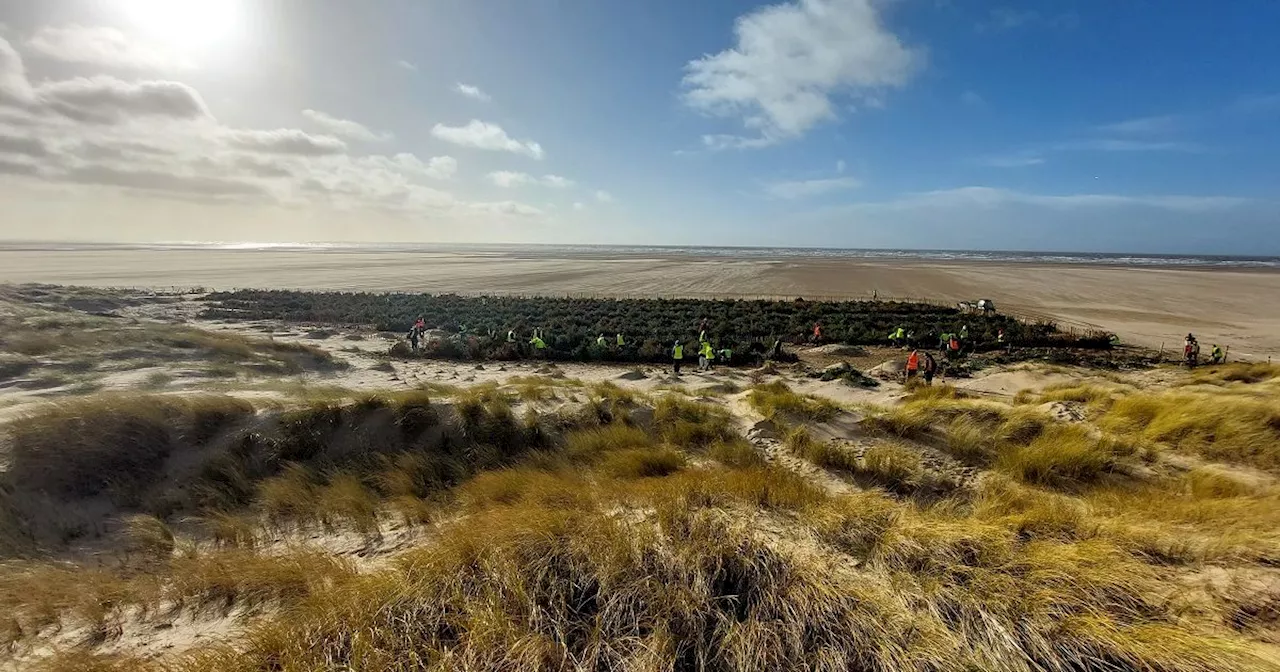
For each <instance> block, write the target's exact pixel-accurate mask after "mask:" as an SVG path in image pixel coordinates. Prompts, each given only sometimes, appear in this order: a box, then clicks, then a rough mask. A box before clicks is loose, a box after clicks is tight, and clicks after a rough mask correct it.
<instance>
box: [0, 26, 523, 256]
mask: <svg viewBox="0 0 1280 672" xmlns="http://www.w3.org/2000/svg"><path fill="white" fill-rule="evenodd" d="M0 94H2V95H0V174H3V175H6V176H8V178H7V181H8V180H17V181H25V182H33V183H39V184H61V185H65V186H66V188H75V189H78V190H82V191H81V192H80V193H83V194H86V195H87V194H96V193H99V192H102V191H104V190H109V191H111V192H118V193H121V194H126V195H131V196H134V197H139V198H144V199H147V200H152V199H156V198H167V199H178V200H183V201H191V202H198V203H202V204H208V203H218V204H225V203H240V204H250V205H254V206H262V205H286V206H290V207H293V206H305V207H308V208H323V209H327V210H328V211H331V212H341V211H350V212H354V213H362V212H377V213H380V214H386V215H391V216H406V217H418V216H424V215H425V216H430V217H433V218H451V220H452V221H458V220H459V219H460V218H475V217H485V218H486V219H487V220H493V219H494V218H501V217H513V218H527V217H533V216H540V215H541V214H542V210H540V209H538V208H536V207H534V206H530V205H526V204H523V203H518V202H515V201H502V202H499V203H472V202H467V201H464V200H460V199H459V198H457V197H455V196H454V195H453V194H451V193H449V192H447V191H442V190H440V189H436V188H433V187H432V186H429V185H427V184H425V182H426V181H428V180H447V179H449V178H451V177H453V176H454V175H455V174H456V173H457V170H458V162H457V161H456V160H455V159H454V158H453V157H450V156H436V157H432V158H430V159H425V160H424V159H419V158H418V157H416V156H414V155H413V154H410V153H406V152H401V153H397V154H392V155H370V156H359V155H353V154H352V153H350V152H349V148H348V147H347V145H346V143H344V142H343V141H342V140H341V139H339V138H337V137H333V136H329V135H313V134H309V133H307V132H305V131H302V130H300V129H292V128H280V129H255V128H228V127H226V126H224V125H222V124H219V123H218V122H217V120H216V119H214V117H213V115H212V114H210V113H209V111H208V110H207V109H206V108H205V105H204V102H203V100H202V98H201V97H200V95H199V94H198V93H197V92H196V91H195V90H194V89H192V88H191V87H188V86H187V85H185V84H182V83H179V82H123V81H120V80H116V79H113V78H110V77H102V76H97V77H90V78H77V79H68V80H51V81H44V82H42V83H40V84H39V85H38V86H35V87H33V86H32V85H31V82H30V81H29V80H28V78H27V76H26V70H25V68H24V66H23V63H22V59H21V57H20V56H19V55H18V54H17V52H16V51H14V50H13V49H12V47H11V45H9V43H8V42H7V41H5V40H4V39H0ZM309 116H312V118H313V119H319V117H318V116H316V115H309ZM326 116H327V115H326ZM338 121H341V120H338ZM322 123H323V122H322ZM330 126H334V128H335V129H336V128H337V127H336V126H335V125H334V124H330ZM343 128H344V129H346V130H349V129H350V128H351V127H349V126H343ZM442 221H443V220H442ZM0 224H2V223H0ZM4 233H5V234H6V235H8V234H9V233H10V231H8V230H5V231H4Z"/></svg>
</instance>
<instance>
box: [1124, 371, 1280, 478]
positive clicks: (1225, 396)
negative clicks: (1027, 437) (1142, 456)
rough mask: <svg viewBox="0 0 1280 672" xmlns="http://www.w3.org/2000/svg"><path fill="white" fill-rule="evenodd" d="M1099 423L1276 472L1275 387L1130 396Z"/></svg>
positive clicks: (1278, 425)
mask: <svg viewBox="0 0 1280 672" xmlns="http://www.w3.org/2000/svg"><path fill="white" fill-rule="evenodd" d="M1100 424H1101V425H1102V426H1103V427H1105V428H1107V429H1108V430H1110V431H1113V432H1117V433H1123V434H1127V435H1133V436H1137V437H1141V438H1143V439H1146V440H1149V441H1155V442H1159V443H1162V444H1166V445H1169V446H1172V447H1173V448H1175V449H1178V450H1184V451H1187V452H1192V453H1197V454H1199V455H1202V456H1204V457H1207V458H1209V459H1213V460H1220V461H1224V462H1232V463H1237V464H1247V465H1250V466H1254V467H1258V468H1260V469H1267V470H1270V471H1280V391H1277V392H1276V393H1275V394H1267V395H1262V396H1255V395H1253V394H1251V393H1248V392H1247V391H1246V392H1245V393H1240V394H1235V393H1229V392H1227V391H1224V392H1221V393H1217V394H1206V393H1197V392H1190V391H1187V392H1173V393H1162V394H1135V395H1129V396H1126V397H1124V398H1122V399H1119V400H1117V401H1116V402H1115V404H1113V405H1112V406H1111V408H1110V410H1108V411H1107V413H1106V414H1105V415H1104V416H1103V417H1102V418H1101V420H1100Z"/></svg>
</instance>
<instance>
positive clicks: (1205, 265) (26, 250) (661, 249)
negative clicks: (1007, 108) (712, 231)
mask: <svg viewBox="0 0 1280 672" xmlns="http://www.w3.org/2000/svg"><path fill="white" fill-rule="evenodd" d="M707 250H722V251H723V252H724V253H723V254H711V253H708V252H706V251H707ZM191 253H213V254H245V255H263V254H297V255H311V256H315V255H320V256H348V255H383V256H406V255H409V256H416V257H420V258H436V257H446V258H457V257H475V258H481V259H513V260H550V259H578V260H584V261H651V262H676V261H688V262H708V261H754V262H772V263H779V262H781V263H824V262H835V263H850V264H873V265H877V264H878V265H883V264H889V265H929V266H945V265H951V264H963V265H973V264H979V265H981V264H997V265H1026V266H1051V267H1069V268H1075V267H1079V268H1120V269H1132V270H1139V269H1160V270H1182V269H1185V270H1196V271H1212V270H1222V271H1248V272H1259V273H1280V257H1268V256H1261V257H1245V256H1241V257H1230V256H1224V255H1165V254H1154V253H1152V254H1146V253H1131V254H1130V253H1125V254H1114V253H1090V252H1034V251H1021V250H1009V251H1001V250H863V249H838V248H782V247H709V246H638V245H637V246H609V245H570V246H558V245H527V246H525V245H492V246H488V245H471V246H468V245H457V246H451V245H441V246H438V247H433V246H431V245H430V244H423V245H420V246H414V245H403V246H400V247H397V246H395V245H388V246H383V247H379V246H377V245H370V246H368V247H361V246H360V245H359V244H349V245H344V244H332V245H330V244H318V245H317V246H315V247H305V246H280V247H272V246H270V245H264V246H255V247H234V246H217V245H207V246H206V245H198V244H190V245H184V244H172V245H166V244H147V243H138V244H131V243H48V242H31V241H18V242H4V241H0V258H5V257H8V256H9V255H15V254H138V255H150V254H158V255H163V254H191ZM984 255H989V258H988V256H984ZM1089 259H1092V261H1090V260H1089ZM1179 259H1182V260H1184V261H1178V260H1179ZM1126 260H1143V261H1141V262H1140V263H1133V262H1130V261H1126ZM1215 260H1216V261H1215Z"/></svg>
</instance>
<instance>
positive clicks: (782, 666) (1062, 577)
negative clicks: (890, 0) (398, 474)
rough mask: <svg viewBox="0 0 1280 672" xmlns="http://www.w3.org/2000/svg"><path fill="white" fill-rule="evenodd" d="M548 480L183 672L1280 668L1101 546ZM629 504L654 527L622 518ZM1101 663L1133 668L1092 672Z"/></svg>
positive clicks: (950, 524)
mask: <svg viewBox="0 0 1280 672" xmlns="http://www.w3.org/2000/svg"><path fill="white" fill-rule="evenodd" d="M539 473H542V474H543V475H544V478H545V479H546V481H545V482H544V484H543V485H542V486H541V487H539V488H526V489H525V490H524V491H523V492H522V494H520V495H519V496H510V495H503V496H501V497H498V498H493V497H492V496H491V495H486V496H485V497H480V498H476V497H471V498H469V499H467V500H466V501H468V502H469V504H468V506H469V507H471V508H472V509H473V510H474V511H475V512H474V513H473V514H471V515H470V516H468V517H467V518H466V520H465V521H460V522H458V523H457V524H453V525H449V526H446V527H445V528H444V529H442V530H441V533H440V535H439V537H438V538H437V539H436V540H435V542H434V543H432V544H430V545H426V546H423V547H421V548H418V549H414V550H412V551H410V552H408V553H406V554H405V555H403V556H401V557H400V559H399V560H398V562H397V563H396V564H395V565H394V566H392V567H390V568H387V569H384V570H379V571H376V572H373V573H371V574H366V575H353V574H349V573H342V572H339V573H337V574H330V576H331V577H332V578H331V579H329V580H330V581H332V584H331V585H329V586H328V587H326V588H324V589H317V588H315V587H314V586H315V585H316V584H315V583H314V582H311V583H296V582H295V581H293V580H282V581H281V584H280V585H281V586H289V585H299V586H300V588H299V589H298V590H297V591H296V592H290V593H286V597H287V599H288V600H289V601H290V603H291V604H293V605H294V607H293V608H292V609H291V610H290V611H289V613H288V615H287V617H278V618H268V619H266V620H265V621H263V622H261V623H259V624H258V625H256V626H253V627H252V628H250V630H249V632H248V633H247V635H246V637H245V638H244V639H243V640H241V641H238V642H234V643H229V644H226V645H212V646H209V647H204V648H200V649H197V650H195V651H193V652H191V653H190V654H188V655H186V656H183V657H181V658H179V659H177V660H176V661H173V663H172V664H173V666H174V667H173V669H178V670H186V671H189V672H200V671H204V670H215V669H216V670H231V671H233V672H234V671H236V670H259V669H332V668H334V667H339V668H347V669H386V668H388V667H389V666H394V665H395V664H397V663H398V662H399V661H405V660H418V661H422V662H423V663H424V664H425V665H429V666H432V667H438V666H447V667H449V668H450V669H476V670H479V669H560V668H561V667H562V665H563V661H566V660H572V661H575V663H574V665H575V667H578V668H582V669H600V668H621V669H682V668H681V667H680V666H682V665H688V666H690V669H770V670H807V669H823V668H824V667H825V668H828V669H847V668H850V667H854V668H862V669H885V670H890V669H930V670H939V671H951V670H954V671H956V672H961V671H965V670H975V669H999V670H1004V669H1028V668H1023V667H1010V666H1009V661H1024V660H1028V659H1030V660H1035V661H1038V663H1037V664H1038V665H1040V666H1041V667H1042V669H1153V670H1154V669H1159V670H1171V671H1175V672H1181V671H1183V670H1186V671H1207V670H1211V669H1250V670H1253V669H1258V670H1262V669H1272V667H1271V665H1270V663H1268V662H1267V658H1266V657H1265V656H1266V654H1265V653H1264V652H1263V651H1262V650H1261V649H1258V648H1255V647H1254V646H1253V645H1251V644H1250V643H1249V641H1248V640H1247V639H1246V638H1245V637H1243V636H1242V635H1240V634H1238V633H1237V632H1235V631H1234V630H1232V629H1231V628H1230V627H1227V626H1225V625H1218V626H1214V625H1212V624H1211V623H1205V622H1202V623H1199V624H1198V625H1197V626H1195V627H1190V626H1188V625H1187V624H1185V623H1184V622H1183V619H1182V616H1180V614H1179V612H1178V609H1179V607H1178V605H1177V604H1176V603H1170V602H1169V601H1168V600H1167V599H1166V597H1165V593H1164V591H1163V590H1162V588H1161V578H1160V574H1159V573H1158V572H1157V571H1155V570H1154V569H1153V568H1152V567H1151V566H1149V565H1147V564H1144V563H1141V562H1138V561H1136V560H1134V559H1133V558H1132V557H1131V556H1130V555H1129V554H1128V553H1126V552H1125V551H1124V550H1123V549H1121V548H1120V547H1118V546H1116V545H1114V544H1112V543H1110V542H1108V541H1107V540H1105V539H1102V538H1089V539H1084V540H1079V541H1072V542H1067V541H1063V540H1050V539H1039V538H1035V539H1031V540H1025V539H1022V538H1020V537H1019V536H1018V534H1017V533H1016V532H1015V530H1013V529H1012V528H1010V527H1008V526H1006V525H1004V524H1001V523H999V522H996V521H995V520H994V519H992V520H990V521H984V520H981V519H976V518H972V517H968V516H964V515H957V514H955V513H952V512H949V511H946V510H938V509H921V508H916V507H912V506H907V505H902V504H898V503H895V502H893V500H890V499H886V498H882V497H879V496H877V495H874V494H869V493H862V494H857V495H852V496H849V497H840V498H834V499H832V498H826V497H824V496H822V495H820V494H818V493H813V494H810V495H807V496H805V497H802V498H799V499H790V500H786V501H785V504H786V506H787V507H790V510H791V511H794V512H795V514H792V515H793V516H798V517H791V518H788V520H789V521H790V522H789V524H788V525H787V527H789V528H793V532H794V533H795V534H797V535H799V537H800V538H803V537H804V536H805V535H812V536H813V537H815V538H817V539H819V540H820V541H821V545H820V546H811V545H803V544H801V545H793V544H788V543H783V539H782V538H779V537H776V536H774V535H771V534H761V533H760V531H759V527H760V525H761V524H763V523H764V522H765V520H764V519H762V518H761V517H760V516H762V515H763V516H764V517H765V518H766V519H767V518H768V517H769V516H772V515H781V514H770V513H765V514H752V515H751V516H750V517H748V518H744V517H743V516H741V515H740V514H738V513H736V509H735V507H738V506H741V505H744V504H748V505H753V504H755V503H757V502H758V501H769V497H768V496H764V495H763V492H764V490H765V489H767V488H770V487H772V488H774V489H775V490H776V489H777V486H778V485H779V483H780V482H781V481H782V480H785V479H776V478H770V477H769V476H768V474H767V473H765V472H737V471H735V472H710V473H707V474H699V475H696V476H692V475H689V474H688V473H687V472H677V473H675V474H673V475H671V476H668V477H666V478H660V479H657V480H656V482H651V483H649V484H647V485H643V486H636V487H635V488H630V489H627V488H624V490H626V492H625V493H615V494H614V496H613V497H608V498H604V499H600V500H595V501H593V500H583V499H581V498H578V499H574V500H568V501H563V500H557V499H556V498H553V497H545V496H530V495H529V493H530V492H533V491H542V492H544V493H545V492H549V491H553V490H555V489H563V488H564V486H565V485H568V484H572V485H574V486H576V487H581V485H582V484H581V483H580V482H577V483H575V482H573V481H572V480H570V481H568V482H564V483H560V481H563V480H564V479H566V478H571V477H569V476H565V475H557V474H549V473H547V472H539ZM530 476H531V474H523V475H521V476H520V478H518V479H515V480H514V481H510V482H514V483H522V484H529V483H531V482H533V481H532V479H531V478H530ZM496 478H499V474H497V473H495V474H489V475H484V476H481V477H478V478H477V479H476V480H475V481H474V482H473V483H472V484H469V485H468V486H466V487H465V488H464V490H467V489H470V488H476V487H478V484H480V483H482V482H485V481H489V482H492V481H494V479H496ZM486 489H487V490H488V491H489V492H493V490H492V488H491V487H487V488H486ZM472 492H474V490H472ZM619 496H621V497H626V498H631V500H632V501H635V502H637V503H639V502H641V501H644V502H647V503H648V504H649V505H650V506H652V507H654V514H653V515H651V516H643V515H641V516H618V515H609V514H607V513H606V511H607V510H609V509H611V508H612V507H614V506H615V504H613V503H612V501H613V499H615V498H616V497H619ZM782 501H783V500H775V501H774V503H775V504H778V503H782ZM766 510H773V511H779V512H782V511H786V510H787V508H785V507H784V508H773V509H766ZM785 534H790V533H785ZM855 566H856V568H857V569H856V570H852V569H850V568H852V567H855ZM290 576H295V575H287V576H286V579H288V577H290ZM246 583H247V584H248V586H250V587H252V586H253V585H255V583H254V582H253V581H247V582H246ZM216 586H217V584H216V582H213V587H206V586H204V585H201V586H200V587H199V589H197V590H195V591H193V592H195V593H196V594H199V595H207V596H214V597H216V596H221V595H224V594H227V593H225V592H223V591H219V590H216V589H215V588H216ZM237 589H239V590H247V588H237ZM269 597H273V596H271V595H269ZM217 604H218V606H222V605H224V604H225V602H219V603H217ZM1259 608H1265V606H1264V607H1259ZM1255 611H1256V609H1255ZM357 642H358V645H354V644H355V643H357ZM815 642H821V645H820V646H815V645H814V643H815ZM1098 660H1108V661H1116V662H1114V663H1113V664H1110V665H1111V667H1109V668H1101V667H1094V666H1092V664H1089V663H1085V664H1083V666H1081V665H1082V663H1081V661H1098ZM681 661H687V662H681ZM833 665H834V666H836V667H835V668H831V666H833Z"/></svg>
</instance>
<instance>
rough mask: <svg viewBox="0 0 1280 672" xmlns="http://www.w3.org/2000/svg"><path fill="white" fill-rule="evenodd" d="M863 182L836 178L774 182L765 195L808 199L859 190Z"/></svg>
mask: <svg viewBox="0 0 1280 672" xmlns="http://www.w3.org/2000/svg"><path fill="white" fill-rule="evenodd" d="M861 186H862V182H861V181H860V180H857V179H855V178H852V177H835V178H830V179H824V180H801V181H795V182H774V183H773V184H769V185H766V186H765V193H767V194H769V195H770V196H773V197H774V198H786V199H794V198H807V197H810V196H820V195H822V194H829V193H831V192H834V191H847V190H849V189H857V188H858V187H861Z"/></svg>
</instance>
